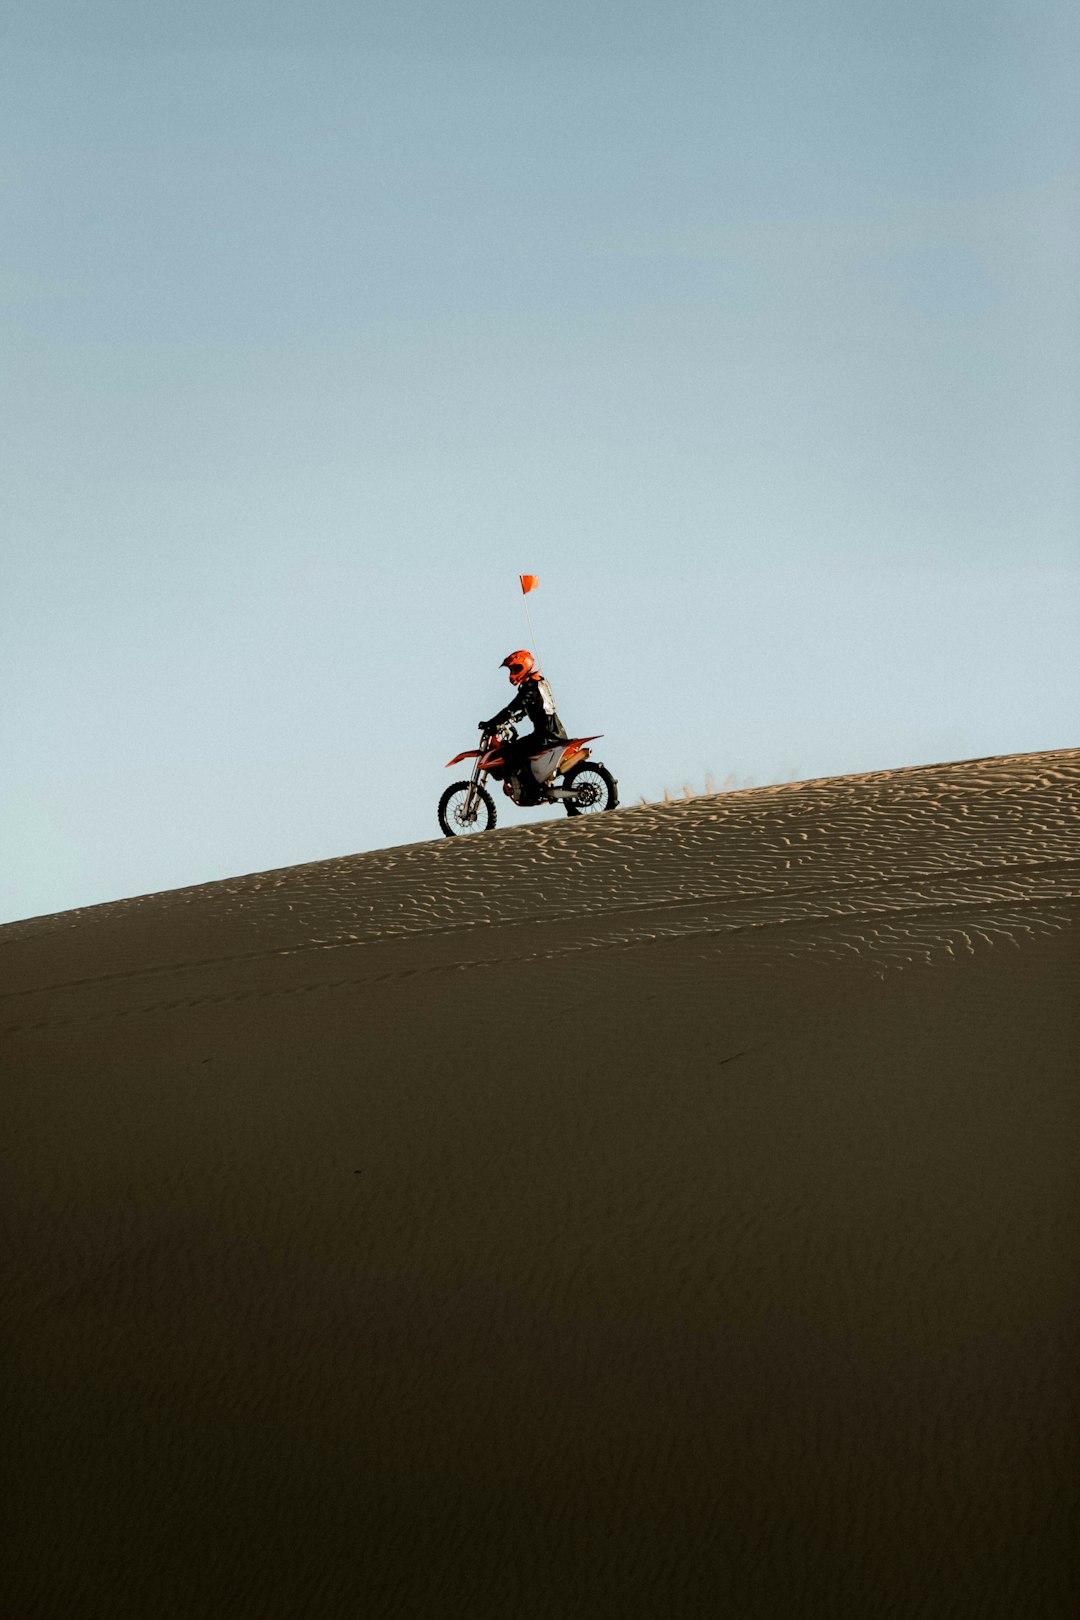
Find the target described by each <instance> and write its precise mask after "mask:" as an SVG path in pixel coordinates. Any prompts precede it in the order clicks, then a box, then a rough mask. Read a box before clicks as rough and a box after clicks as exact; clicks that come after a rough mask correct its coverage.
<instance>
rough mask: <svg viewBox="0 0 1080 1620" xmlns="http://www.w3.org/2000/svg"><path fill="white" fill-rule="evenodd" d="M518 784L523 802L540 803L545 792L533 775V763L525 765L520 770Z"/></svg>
mask: <svg viewBox="0 0 1080 1620" xmlns="http://www.w3.org/2000/svg"><path fill="white" fill-rule="evenodd" d="M518 784H519V787H520V790H521V803H522V804H523V805H525V804H539V803H540V799H541V796H542V793H543V789H542V788H541V786H540V783H539V782H538V781H537V780H536V777H535V776H534V775H533V772H532V766H531V765H523V766H522V767H521V769H520V770H519V771H518Z"/></svg>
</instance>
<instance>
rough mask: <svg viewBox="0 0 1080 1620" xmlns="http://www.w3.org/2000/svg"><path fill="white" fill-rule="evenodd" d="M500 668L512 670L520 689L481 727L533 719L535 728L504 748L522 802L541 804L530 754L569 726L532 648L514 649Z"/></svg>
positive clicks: (559, 739)
mask: <svg viewBox="0 0 1080 1620" xmlns="http://www.w3.org/2000/svg"><path fill="white" fill-rule="evenodd" d="M499 668H500V669H505V670H509V672H510V684H511V686H514V687H516V688H517V692H516V694H515V696H514V697H512V698H511V699H510V702H509V703H508V704H507V705H506V708H505V709H500V710H499V712H498V714H496V715H492V717H491V719H490V720H481V722H480V729H481V731H485V732H491V731H494V730H496V728H497V727H499V726H503V725H505V724H506V722H507V721H508V720H526V719H527V720H529V721H530V722H531V724H532V728H533V729H532V731H531V732H530V733H529V735H528V736H527V737H519V738H518V740H517V742H513V743H510V744H508V746H507V747H506V748H505V749H504V750H503V752H504V754H505V756H506V760H507V764H508V765H509V767H510V774H512V775H516V776H517V778H518V781H519V782H520V783H521V784H522V803H523V804H538V803H539V801H540V784H539V782H537V780H536V778H535V777H534V775H533V773H532V770H531V768H530V766H529V756H530V755H531V754H539V753H540V752H541V751H542V750H543V749H545V748H551V747H553V746H554V744H555V743H557V742H564V741H565V740H566V729H565V727H564V726H563V723H562V721H561V720H560V719H559V717H558V715H557V714H556V713H555V700H554V698H553V697H552V695H551V688H550V686H549V685H548V683H547V681H546V680H545V679H544V677H543V676H542V675H541V673H540V671H539V670H538V669H537V667H536V659H535V658H534V657H533V655H532V653H531V652H526V651H525V650H524V648H521V649H519V651H517V652H512V653H511V654H510V656H509V657H508V658H504V659H503V661H502V663H501V664H500V665H499Z"/></svg>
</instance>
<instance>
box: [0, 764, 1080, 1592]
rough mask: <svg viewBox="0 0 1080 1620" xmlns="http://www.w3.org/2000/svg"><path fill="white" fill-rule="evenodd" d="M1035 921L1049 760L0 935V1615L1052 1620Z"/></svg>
mask: <svg viewBox="0 0 1080 1620" xmlns="http://www.w3.org/2000/svg"><path fill="white" fill-rule="evenodd" d="M1078 920H1080V751H1076V750H1070V751H1061V752H1056V753H1049V754H1039V755H1029V756H1020V757H1016V758H1008V759H991V760H977V761H971V762H965V763H961V764H955V765H943V766H934V767H929V768H926V769H919V770H906V771H896V772H879V773H876V774H874V775H868V776H860V777H847V778H843V779H838V780H830V781H819V782H807V783H799V784H794V785H790V786H784V787H775V788H765V789H759V790H756V791H751V792H744V793H738V794H722V795H716V796H709V797H704V798H699V799H694V800H690V801H688V802H686V803H680V804H674V805H665V806H648V807H639V808H634V809H625V810H620V811H618V812H615V813H612V814H610V815H607V816H604V817H599V818H596V819H594V820H593V819H589V820H581V821H577V822H567V823H556V822H546V823H543V824H541V825H537V826H532V827H529V826H521V827H517V828H513V829H509V830H507V831H498V832H495V833H491V834H487V835H485V836H484V837H482V838H477V839H472V840H463V841H441V840H440V841H438V842H433V843H428V844H419V845H414V846H411V847H408V848H402V849H392V850H383V851H378V852H375V853H373V854H368V855H359V856H353V857H349V858H345V859H342V860H338V861H325V862H319V863H316V864H314V865H310V866H303V867H295V868H291V869H289V870H286V871H281V872H270V873H263V874H259V875H255V876H251V877H244V878H238V879H235V880H233V881H230V882H228V883H216V884H209V885H206V886H204V887H201V888H193V889H186V890H180V891H176V892H174V893H169V894H162V895H152V896H148V897H144V898H141V899H138V900H129V901H122V902H119V903H116V904H113V905H107V906H98V907H94V908H92V909H90V910H86V911H81V912H69V913H65V914H63V915H61V916H56V917H46V918H35V919H32V920H30V921H28V922H25V923H16V924H11V925H9V926H8V927H6V928H2V929H0V984H2V992H3V993H2V994H0V1028H2V1031H3V1043H2V1048H0V1051H2V1061H3V1073H4V1080H3V1098H4V1113H3V1121H2V1139H3V1143H4V1157H5V1160H6V1161H7V1162H8V1166H9V1170H8V1173H7V1174H6V1175H5V1177H4V1185H3V1197H4V1201H5V1232H6V1233H7V1234H9V1236H8V1240H7V1241H6V1243H5V1245H4V1259H5V1270H6V1273H7V1275H6V1279H5V1284H6V1285H5V1291H4V1330H3V1342H4V1362H5V1367H4V1401H5V1418H4V1424H3V1434H2V1437H0V1440H2V1449H3V1452H4V1456H5V1473H6V1476H7V1483H8V1490H7V1493H6V1496H7V1504H6V1510H5V1518H6V1520H7V1527H8V1535H9V1545H8V1550H7V1555H6V1558H5V1559H4V1562H3V1572H2V1574H0V1597H2V1603H0V1610H2V1612H3V1613H4V1614H5V1615H6V1614H11V1615H12V1616H13V1617H16V1620H36V1617H38V1616H53V1615H55V1616H63V1617H64V1620H69V1617H73V1616H76V1617H83V1616H95V1617H96V1616H101V1617H113V1616H128V1615H132V1616H135V1615H137V1616H147V1617H157V1616H178V1617H179V1616H185V1617H186V1616H192V1617H198V1616H217V1615H230V1616H232V1615H242V1616H247V1615H250V1616H253V1617H259V1620H263V1617H265V1620H276V1617H279V1616H281V1617H285V1616H290V1617H291V1616H297V1617H306V1616H321V1615H341V1616H364V1617H367V1616H373V1617H374V1616H384V1615H385V1616H397V1615H401V1616H413V1615H417V1616H428V1615H430V1616H443V1615H457V1614H466V1615H477V1616H480V1615H482V1616H488V1615H491V1616H499V1617H501V1616H507V1617H515V1620H516V1617H523V1620H531V1617H537V1620H541V1617H544V1620H547V1617H563V1616H565V1617H577V1616H587V1617H592V1616H596V1617H601V1616H603V1617H607V1616H612V1617H620V1616H624V1615H635V1616H636V1615H642V1616H656V1617H657V1620H667V1617H672V1620H679V1617H682V1616H698V1615H700V1616H710V1617H711V1616H717V1615H728V1614H730V1615H733V1616H740V1617H741V1616H770V1617H772V1616H776V1617H781V1620H782V1617H787V1616H795V1615H810V1616H817V1615H821V1616H828V1617H840V1616H851V1617H853V1620H855V1617H858V1620H876V1617H879V1616H902V1617H907V1616H920V1617H921V1616H927V1617H937V1616H951V1615H965V1616H966V1615H972V1616H979V1617H988V1616H1002V1617H1008V1620H1015V1617H1017V1616H1025V1617H1026V1616H1038V1617H1056V1616H1058V1615H1061V1616H1066V1615H1068V1616H1071V1615H1072V1614H1073V1613H1074V1612H1075V1611H1076V1608H1077V1599H1078V1596H1080V1586H1078V1580H1077V1576H1078V1569H1077V1563H1076V1560H1075V1556H1074V1553H1073V1551H1072V1548H1073V1542H1074V1540H1075V1530H1076V1509H1077V1506H1078V1500H1077V1498H1078V1494H1080V1492H1078V1481H1080V1457H1078V1456H1077V1452H1078V1449H1080V1447H1078V1436H1080V1423H1078V1421H1077V1420H1078V1416H1080V1414H1078V1412H1077V1406H1078V1404H1080V1403H1078V1401H1077V1393H1078V1385H1080V1373H1078V1369H1080V1342H1078V1341H1080V1333H1078V1327H1080V1310H1078V1303H1080V1300H1078V1286H1077V1257H1078V1253H1080V1244H1078V1237H1080V1196H1078V1175H1077V1165H1078V1152H1077V1147H1078V1142H1077V1138H1078V1132H1077V1112H1078V1105H1077V1079H1078V1076H1080V1063H1078V1059H1077V1051H1078V1042H1077V1036H1078V1034H1080V1014H1078V999H1080V998H1078V986H1080V973H1078V969H1080V950H1078V939H1080V933H1078V929H1077V923H1078ZM510 1026H514V1031H515V1032H513V1033H511V1032H510ZM523 1029H524V1030H525V1031H527V1032H528V1033H527V1035H526V1034H524V1033H517V1031H522V1030H523Z"/></svg>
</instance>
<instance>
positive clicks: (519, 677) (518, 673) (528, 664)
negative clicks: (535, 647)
mask: <svg viewBox="0 0 1080 1620" xmlns="http://www.w3.org/2000/svg"><path fill="white" fill-rule="evenodd" d="M499 668H500V669H508V670H509V671H510V679H511V681H512V682H513V684H514V685H515V686H520V685H521V683H522V681H525V680H528V678H529V676H530V675H531V674H532V672H533V670H534V669H535V668H536V659H535V658H534V657H533V655H532V653H531V652H526V651H525V649H524V647H522V648H520V649H519V650H518V651H517V652H512V653H511V654H510V656H509V658H504V659H503V661H502V663H501V664H500V665H499Z"/></svg>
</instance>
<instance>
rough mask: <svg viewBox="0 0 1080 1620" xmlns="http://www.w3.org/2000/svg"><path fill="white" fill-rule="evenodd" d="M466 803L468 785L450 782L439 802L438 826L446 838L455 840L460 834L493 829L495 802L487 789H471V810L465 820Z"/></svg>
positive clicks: (467, 799)
mask: <svg viewBox="0 0 1080 1620" xmlns="http://www.w3.org/2000/svg"><path fill="white" fill-rule="evenodd" d="M468 802H469V783H468V782H451V784H450V786H449V787H448V788H447V790H446V792H445V793H444V794H443V796H442V798H441V799H440V800H439V826H440V827H441V828H442V830H443V832H444V833H445V835H446V837H447V838H457V837H458V836H459V835H460V834H461V833H477V832H487V831H488V829H489V828H490V827H494V825H495V801H494V799H493V798H492V797H491V794H490V793H489V792H488V790H487V788H482V787H474V788H473V790H472V810H471V812H470V814H469V817H468V820H466V818H465V806H466V805H467V804H468Z"/></svg>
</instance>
